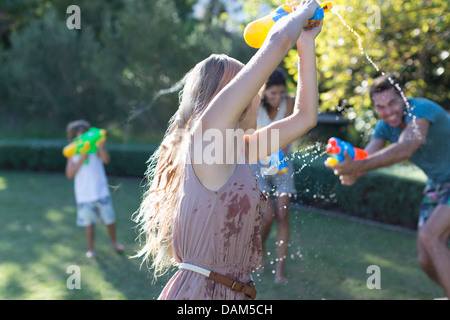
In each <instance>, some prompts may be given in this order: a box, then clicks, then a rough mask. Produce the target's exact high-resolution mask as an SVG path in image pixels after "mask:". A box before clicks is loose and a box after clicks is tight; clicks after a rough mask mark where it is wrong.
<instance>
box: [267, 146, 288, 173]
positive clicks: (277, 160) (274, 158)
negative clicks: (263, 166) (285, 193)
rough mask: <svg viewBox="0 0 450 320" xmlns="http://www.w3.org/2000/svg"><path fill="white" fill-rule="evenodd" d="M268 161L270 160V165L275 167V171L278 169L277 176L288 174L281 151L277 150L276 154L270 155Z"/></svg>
mask: <svg viewBox="0 0 450 320" xmlns="http://www.w3.org/2000/svg"><path fill="white" fill-rule="evenodd" d="M269 159H270V165H271V166H276V167H277V169H278V171H277V174H279V175H282V174H286V173H287V172H288V165H287V163H286V161H283V160H284V154H283V151H282V150H279V151H278V152H275V153H274V154H271V155H270V157H269Z"/></svg>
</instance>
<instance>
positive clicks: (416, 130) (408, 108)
mask: <svg viewBox="0 0 450 320" xmlns="http://www.w3.org/2000/svg"><path fill="white" fill-rule="evenodd" d="M330 11H331V12H332V13H333V14H334V15H336V16H337V17H338V18H339V19H340V20H341V22H342V24H343V25H344V26H345V27H346V28H347V29H348V30H349V31H350V32H351V33H353V34H354V35H355V36H356V37H357V38H358V47H359V50H360V52H361V55H364V56H365V57H366V59H367V61H368V62H369V63H370V64H371V65H372V66H373V67H374V68H375V70H376V71H377V72H380V68H379V67H378V66H377V64H376V63H375V62H374V61H373V60H372V58H371V57H370V56H369V55H368V54H367V52H365V50H364V47H363V45H362V38H361V36H360V35H359V34H358V33H357V32H356V31H355V30H354V29H353V28H352V27H350V26H349V25H348V24H347V23H346V22H345V20H344V18H342V16H341V15H340V14H339V9H338V8H337V7H333V8H331V10H330ZM381 75H382V76H385V75H386V73H385V72H383V71H381ZM388 79H389V82H390V83H391V84H392V85H393V86H394V87H395V89H396V90H397V91H398V92H399V93H400V96H401V98H402V100H403V102H404V103H405V106H406V110H405V112H404V114H405V115H406V114H407V115H408V116H410V117H411V116H412V113H411V111H413V110H414V108H412V107H411V105H410V104H409V101H408V98H407V97H406V95H405V92H404V91H403V90H402V88H401V87H400V85H399V84H398V83H396V82H395V81H394V79H392V77H390V76H388ZM411 123H412V126H413V132H414V134H415V135H416V137H417V138H418V139H422V136H421V133H420V131H419V127H418V125H417V121H416V118H415V116H413V117H412V121H411Z"/></svg>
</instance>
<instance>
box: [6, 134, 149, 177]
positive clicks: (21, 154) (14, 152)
mask: <svg viewBox="0 0 450 320" xmlns="http://www.w3.org/2000/svg"><path fill="white" fill-rule="evenodd" d="M66 144H67V142H66V141H60V140H22V141H5V140H3V141H0V168H1V169H15V170H43V171H44V170H45V171H64V170H65V167H66V162H67V160H66V158H64V156H63V155H62V149H63V148H64V146H65V145H66ZM156 148H157V146H132V145H115V144H111V143H109V144H108V146H107V150H108V152H109V154H110V155H111V162H110V164H108V165H107V166H105V169H106V173H107V174H110V175H117V176H139V177H143V176H144V173H145V170H146V169H147V165H146V162H147V160H148V159H149V158H150V156H151V155H152V154H153V152H154V151H155V150H156Z"/></svg>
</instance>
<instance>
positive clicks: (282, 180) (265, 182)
mask: <svg viewBox="0 0 450 320" xmlns="http://www.w3.org/2000/svg"><path fill="white" fill-rule="evenodd" d="M286 163H287V166H288V172H287V173H285V174H277V173H276V172H277V171H278V170H277V168H275V167H269V166H268V165H263V164H261V163H260V162H257V163H255V164H252V165H251V166H252V169H253V171H254V172H255V175H256V179H258V184H259V188H260V189H261V191H262V192H263V193H264V194H265V195H274V196H283V195H290V196H292V195H295V194H297V189H295V185H294V178H293V176H292V174H293V173H294V166H293V165H292V162H290V161H287V162H286ZM269 168H270V169H269ZM271 169H274V170H271Z"/></svg>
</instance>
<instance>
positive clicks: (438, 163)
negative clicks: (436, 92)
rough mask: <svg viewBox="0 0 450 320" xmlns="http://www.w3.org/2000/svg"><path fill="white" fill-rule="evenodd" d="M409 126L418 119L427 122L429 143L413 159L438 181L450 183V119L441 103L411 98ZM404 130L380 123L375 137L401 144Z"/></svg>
mask: <svg viewBox="0 0 450 320" xmlns="http://www.w3.org/2000/svg"><path fill="white" fill-rule="evenodd" d="M408 102H409V108H408V107H407V110H406V114H405V121H406V124H408V123H410V122H411V121H413V120H414V119H420V118H423V119H427V120H428V121H430V127H429V129H428V134H427V138H426V140H425V142H424V143H423V144H422V146H420V148H419V149H418V150H417V151H416V152H415V153H414V155H413V156H412V157H411V158H410V159H409V160H410V161H411V162H412V163H414V164H416V165H417V166H418V167H419V168H421V169H422V170H423V171H424V172H425V174H426V175H427V176H428V178H429V179H431V180H432V181H434V182H437V183H446V182H450V116H449V115H448V114H447V113H446V112H445V110H444V108H442V107H441V106H440V105H438V104H437V103H435V102H433V101H431V100H428V99H425V98H411V99H408ZM401 133H402V129H400V128H398V127H397V128H393V127H391V126H389V125H388V124H387V123H386V122H385V121H383V120H380V121H379V122H378V123H377V125H376V127H375V132H374V133H373V137H374V138H378V139H382V140H386V141H390V142H391V143H394V142H397V141H398V139H399V137H400V134H401Z"/></svg>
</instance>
